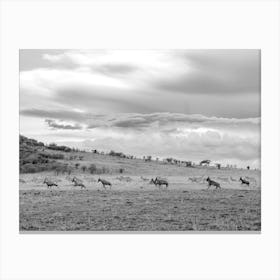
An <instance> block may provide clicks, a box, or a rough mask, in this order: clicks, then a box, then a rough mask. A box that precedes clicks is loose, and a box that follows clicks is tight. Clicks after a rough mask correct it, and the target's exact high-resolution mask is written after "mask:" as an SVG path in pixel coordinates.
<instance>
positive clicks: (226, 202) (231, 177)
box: [19, 164, 261, 232]
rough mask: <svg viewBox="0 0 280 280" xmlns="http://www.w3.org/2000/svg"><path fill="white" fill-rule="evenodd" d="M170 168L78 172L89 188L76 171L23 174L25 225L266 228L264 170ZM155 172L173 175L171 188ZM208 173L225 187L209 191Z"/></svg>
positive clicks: (63, 228) (40, 228) (22, 226)
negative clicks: (243, 180)
mask: <svg viewBox="0 0 280 280" xmlns="http://www.w3.org/2000/svg"><path fill="white" fill-rule="evenodd" d="M143 165H145V164H142V166H143ZM157 166H159V164H158V165H157ZM155 167H156V165H155ZM145 168H146V166H145ZM170 169H171V170H172V172H170ZM170 169H169V168H168V166H159V168H158V169H156V168H153V170H151V169H150V170H149V172H147V174H142V175H141V176H139V175H137V176H135V175H133V176H132V175H129V174H122V175H119V174H115V175H113V174H106V175H100V176H98V175H90V174H83V173H77V174H74V175H75V176H77V177H78V178H81V179H82V180H83V181H84V183H85V185H86V190H81V189H80V187H74V186H73V183H72V182H71V178H72V177H73V175H71V176H68V175H58V176H54V174H52V173H49V174H48V173H39V174H36V175H35V174H21V175H20V192H19V194H20V196H19V201H20V224H19V229H20V231H27V232H28V231H260V230H261V188H260V172H259V171H253V170H251V171H247V170H238V169H236V170H217V169H211V168H201V169H200V168H185V167H177V168H176V167H174V166H171V168H170ZM174 170H175V171H177V172H174ZM145 171H146V170H145ZM152 171H153V172H154V174H156V175H155V176H164V175H165V174H171V173H172V174H173V175H172V176H165V178H167V179H168V181H169V187H168V189H166V188H165V187H161V188H158V187H155V186H154V185H152V184H149V181H148V179H150V178H152V177H155V176H151V173H152ZM138 172H139V170H138ZM183 172H184V173H185V176H182V173H183ZM174 173H175V174H174ZM206 176H210V177H211V178H212V179H214V180H216V181H218V182H220V183H221V186H222V190H214V189H209V190H207V184H206V183H207V182H206V181H205V178H206ZM240 176H243V177H245V176H247V178H250V179H249V180H250V186H249V187H248V186H244V185H241V184H240V182H239V181H238V179H239V177H240ZM45 177H50V178H51V179H52V180H53V181H55V182H57V183H58V185H59V187H58V188H56V187H54V188H52V189H47V187H46V185H43V180H44V178H45ZM99 177H101V178H105V179H107V180H109V181H110V182H111V183H112V189H106V190H105V189H103V188H102V185H101V184H100V183H99V184H98V183H97V180H98V178H99ZM141 177H142V178H141ZM143 178H146V179H147V180H146V181H145V180H143ZM212 188H213V187H212Z"/></svg>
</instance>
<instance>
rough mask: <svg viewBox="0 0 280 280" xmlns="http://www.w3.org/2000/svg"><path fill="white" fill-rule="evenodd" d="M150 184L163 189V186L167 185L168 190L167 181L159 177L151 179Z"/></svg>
mask: <svg viewBox="0 0 280 280" xmlns="http://www.w3.org/2000/svg"><path fill="white" fill-rule="evenodd" d="M150 183H153V184H154V185H155V186H157V185H158V186H159V187H161V185H165V186H166V188H167V187H168V182H167V180H165V179H159V178H158V177H156V179H155V180H154V179H153V178H152V179H151V181H150Z"/></svg>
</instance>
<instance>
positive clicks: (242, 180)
mask: <svg viewBox="0 0 280 280" xmlns="http://www.w3.org/2000/svg"><path fill="white" fill-rule="evenodd" d="M239 181H241V185H243V184H245V185H248V186H249V185H250V182H249V181H247V180H245V179H242V177H240V179H239Z"/></svg>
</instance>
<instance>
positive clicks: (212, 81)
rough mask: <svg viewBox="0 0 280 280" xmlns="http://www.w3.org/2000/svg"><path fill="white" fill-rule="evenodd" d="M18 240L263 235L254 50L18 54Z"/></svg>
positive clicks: (257, 56)
mask: <svg viewBox="0 0 280 280" xmlns="http://www.w3.org/2000/svg"><path fill="white" fill-rule="evenodd" d="M19 70H20V73H19V82H20V88H19V95H20V111H19V115H20V135H19V173H20V174H19V230H20V232H61V231H63V232H64V231H65V232H139V233H141V232H166V233H167V232H182V233H184V232H193V231H197V232H225V233H226V232H240V231H243V232H246V231H250V232H260V231H261V187H262V186H261V137H260V135H261V79H260V77H261V73H260V71H261V51H260V50H259V49H168V50H166V49H165V50H160V49H150V50H149V49H145V50H144V49H142V50H141V49H131V50H121V49H89V50H88V49H21V50H19Z"/></svg>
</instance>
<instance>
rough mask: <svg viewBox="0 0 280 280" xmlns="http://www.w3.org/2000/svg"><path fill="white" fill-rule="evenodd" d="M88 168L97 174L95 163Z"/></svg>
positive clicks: (91, 172)
mask: <svg viewBox="0 0 280 280" xmlns="http://www.w3.org/2000/svg"><path fill="white" fill-rule="evenodd" d="M88 170H89V172H90V174H95V173H96V171H97V167H96V165H95V164H91V165H90V166H89V167H88Z"/></svg>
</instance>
